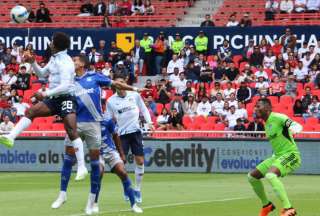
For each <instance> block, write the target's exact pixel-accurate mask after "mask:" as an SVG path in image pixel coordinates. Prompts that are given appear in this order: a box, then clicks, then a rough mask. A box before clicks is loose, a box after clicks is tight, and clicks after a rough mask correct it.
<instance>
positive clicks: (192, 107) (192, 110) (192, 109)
mask: <svg viewBox="0 0 320 216" xmlns="http://www.w3.org/2000/svg"><path fill="white" fill-rule="evenodd" d="M197 108H198V104H197V102H196V101H195V98H194V94H193V93H189V94H188V99H187V101H186V102H184V106H183V112H184V114H185V115H188V116H195V115H197Z"/></svg>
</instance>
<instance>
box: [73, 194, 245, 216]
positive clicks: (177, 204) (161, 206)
mask: <svg viewBox="0 0 320 216" xmlns="http://www.w3.org/2000/svg"><path fill="white" fill-rule="evenodd" d="M249 198H251V196H243V197H235V198H226V199H213V200H200V201H190V202H179V203H167V204H160V205H151V206H144V207H142V209H144V210H145V209H154V208H165V207H175V206H183V205H193V204H203V203H212V202H228V201H234V200H244V199H249ZM129 211H131V210H130V209H122V210H114V211H101V212H99V215H100V214H111V213H119V212H129ZM85 215H86V214H84V213H82V214H73V215H69V216H85Z"/></svg>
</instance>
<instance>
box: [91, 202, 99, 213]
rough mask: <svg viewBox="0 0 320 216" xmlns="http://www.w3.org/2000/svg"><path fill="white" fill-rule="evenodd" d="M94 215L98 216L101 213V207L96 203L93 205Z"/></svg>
mask: <svg viewBox="0 0 320 216" xmlns="http://www.w3.org/2000/svg"><path fill="white" fill-rule="evenodd" d="M92 213H93V214H98V213H99V205H98V203H94V204H93V207H92Z"/></svg>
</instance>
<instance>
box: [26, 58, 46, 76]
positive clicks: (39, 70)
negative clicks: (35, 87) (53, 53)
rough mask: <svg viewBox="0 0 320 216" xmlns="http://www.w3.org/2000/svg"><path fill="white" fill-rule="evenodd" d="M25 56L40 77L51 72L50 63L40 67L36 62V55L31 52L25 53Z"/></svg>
mask: <svg viewBox="0 0 320 216" xmlns="http://www.w3.org/2000/svg"><path fill="white" fill-rule="evenodd" d="M23 58H24V59H25V61H26V62H29V63H30V64H31V66H32V69H33V71H34V72H35V73H36V75H37V76H38V77H45V76H47V75H48V74H49V70H48V68H49V64H47V65H46V66H45V67H40V66H39V65H38V63H37V62H36V58H35V55H33V54H31V53H25V54H24V56H23Z"/></svg>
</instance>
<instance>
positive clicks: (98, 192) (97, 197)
mask: <svg viewBox="0 0 320 216" xmlns="http://www.w3.org/2000/svg"><path fill="white" fill-rule="evenodd" d="M102 178H103V176H102V175H100V178H99V187H98V190H97V193H96V199H95V200H94V202H95V203H98V200H99V194H100V190H101V182H102Z"/></svg>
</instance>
